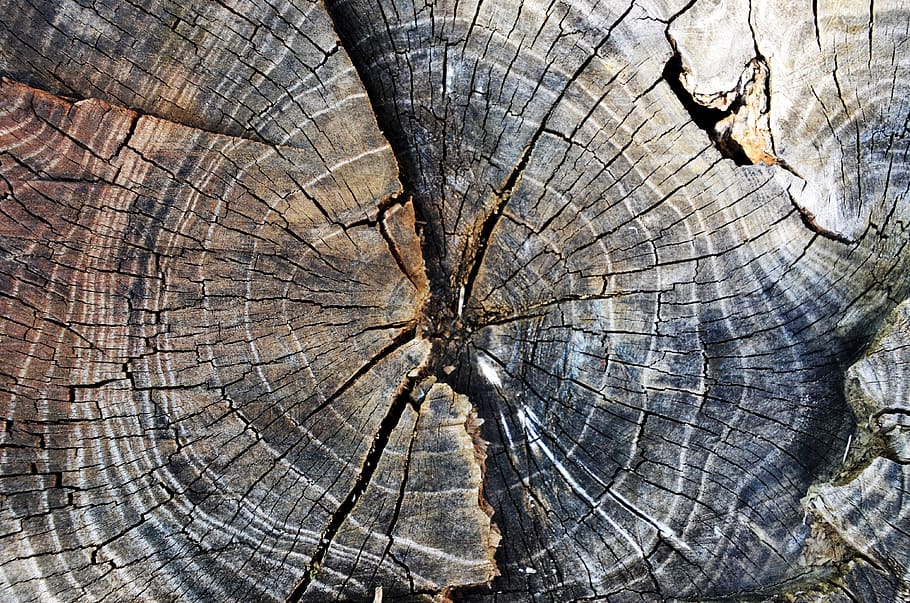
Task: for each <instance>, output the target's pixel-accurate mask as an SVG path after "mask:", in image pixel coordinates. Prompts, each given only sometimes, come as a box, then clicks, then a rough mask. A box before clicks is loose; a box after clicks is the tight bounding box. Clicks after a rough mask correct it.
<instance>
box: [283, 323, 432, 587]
mask: <svg viewBox="0 0 910 603" xmlns="http://www.w3.org/2000/svg"><path fill="white" fill-rule="evenodd" d="M407 335H408V339H407V340H405V341H402V342H397V345H396V347H400V346H401V345H404V343H407V342H408V341H410V340H412V339H414V338H415V337H416V333H415V330H413V329H412V330H411V331H409V332H408V333H407ZM420 372H421V371H420V370H419V369H418V370H417V371H412V372H411V373H409V374H408V375H407V377H405V380H404V382H403V384H402V385H401V387H400V388H399V390H398V393H396V394H395V397H394V398H393V399H392V403H391V405H390V406H389V409H388V410H387V411H386V415H385V416H384V417H383V418H382V421H381V422H380V423H379V429H378V430H377V432H376V435H375V436H374V437H373V443H372V444H371V446H370V450H369V452H367V456H366V459H365V460H364V462H363V466H362V467H361V469H360V474H359V475H358V476H357V479H356V481H355V482H354V485H353V487H352V488H351V489H350V491H349V492H348V494H347V496H345V498H344V500H343V501H342V502H341V504H340V505H339V506H338V508H337V509H335V511H334V512H333V513H332V515H331V516H330V518H329V522H328V524H327V525H326V528H325V530H323V532H322V536H321V537H320V539H319V542H318V543H317V545H316V550H315V551H314V552H313V556H312V558H311V560H310V563H309V564H308V565H307V569H306V572H305V573H304V575H303V577H302V578H301V579H300V580H299V581H298V582H297V584H296V586H295V587H294V590H293V591H291V594H289V595H288V597H287V599H286V603H298V602H299V601H300V600H301V598H302V597H303V595H304V594H305V593H306V591H307V588H309V586H310V584H311V583H312V582H313V579H315V578H316V576H317V575H318V573H319V571H320V568H321V567H322V564H323V562H324V561H325V558H326V555H327V554H328V552H329V548H330V547H331V545H332V542H333V541H334V539H335V536H336V535H337V534H338V530H339V529H340V528H341V526H342V524H343V523H344V520H345V519H347V517H348V516H349V515H350V514H351V511H352V510H353V509H354V505H355V504H357V500H358V499H359V498H360V497H361V496H362V495H363V493H364V492H365V491H366V489H367V486H368V485H369V484H370V481H371V480H372V478H373V474H374V473H375V472H376V467H377V466H378V465H379V460H380V458H381V457H382V453H383V452H384V451H385V448H386V446H387V445H388V443H389V438H390V437H391V435H392V432H393V431H394V430H395V427H397V425H398V423H399V421H400V420H401V416H402V415H403V414H404V410H405V408H406V407H407V406H408V403H409V402H410V400H411V394H412V392H413V391H414V387H415V386H416V384H417V381H418V379H419V377H420V374H419V373H420Z"/></svg>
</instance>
